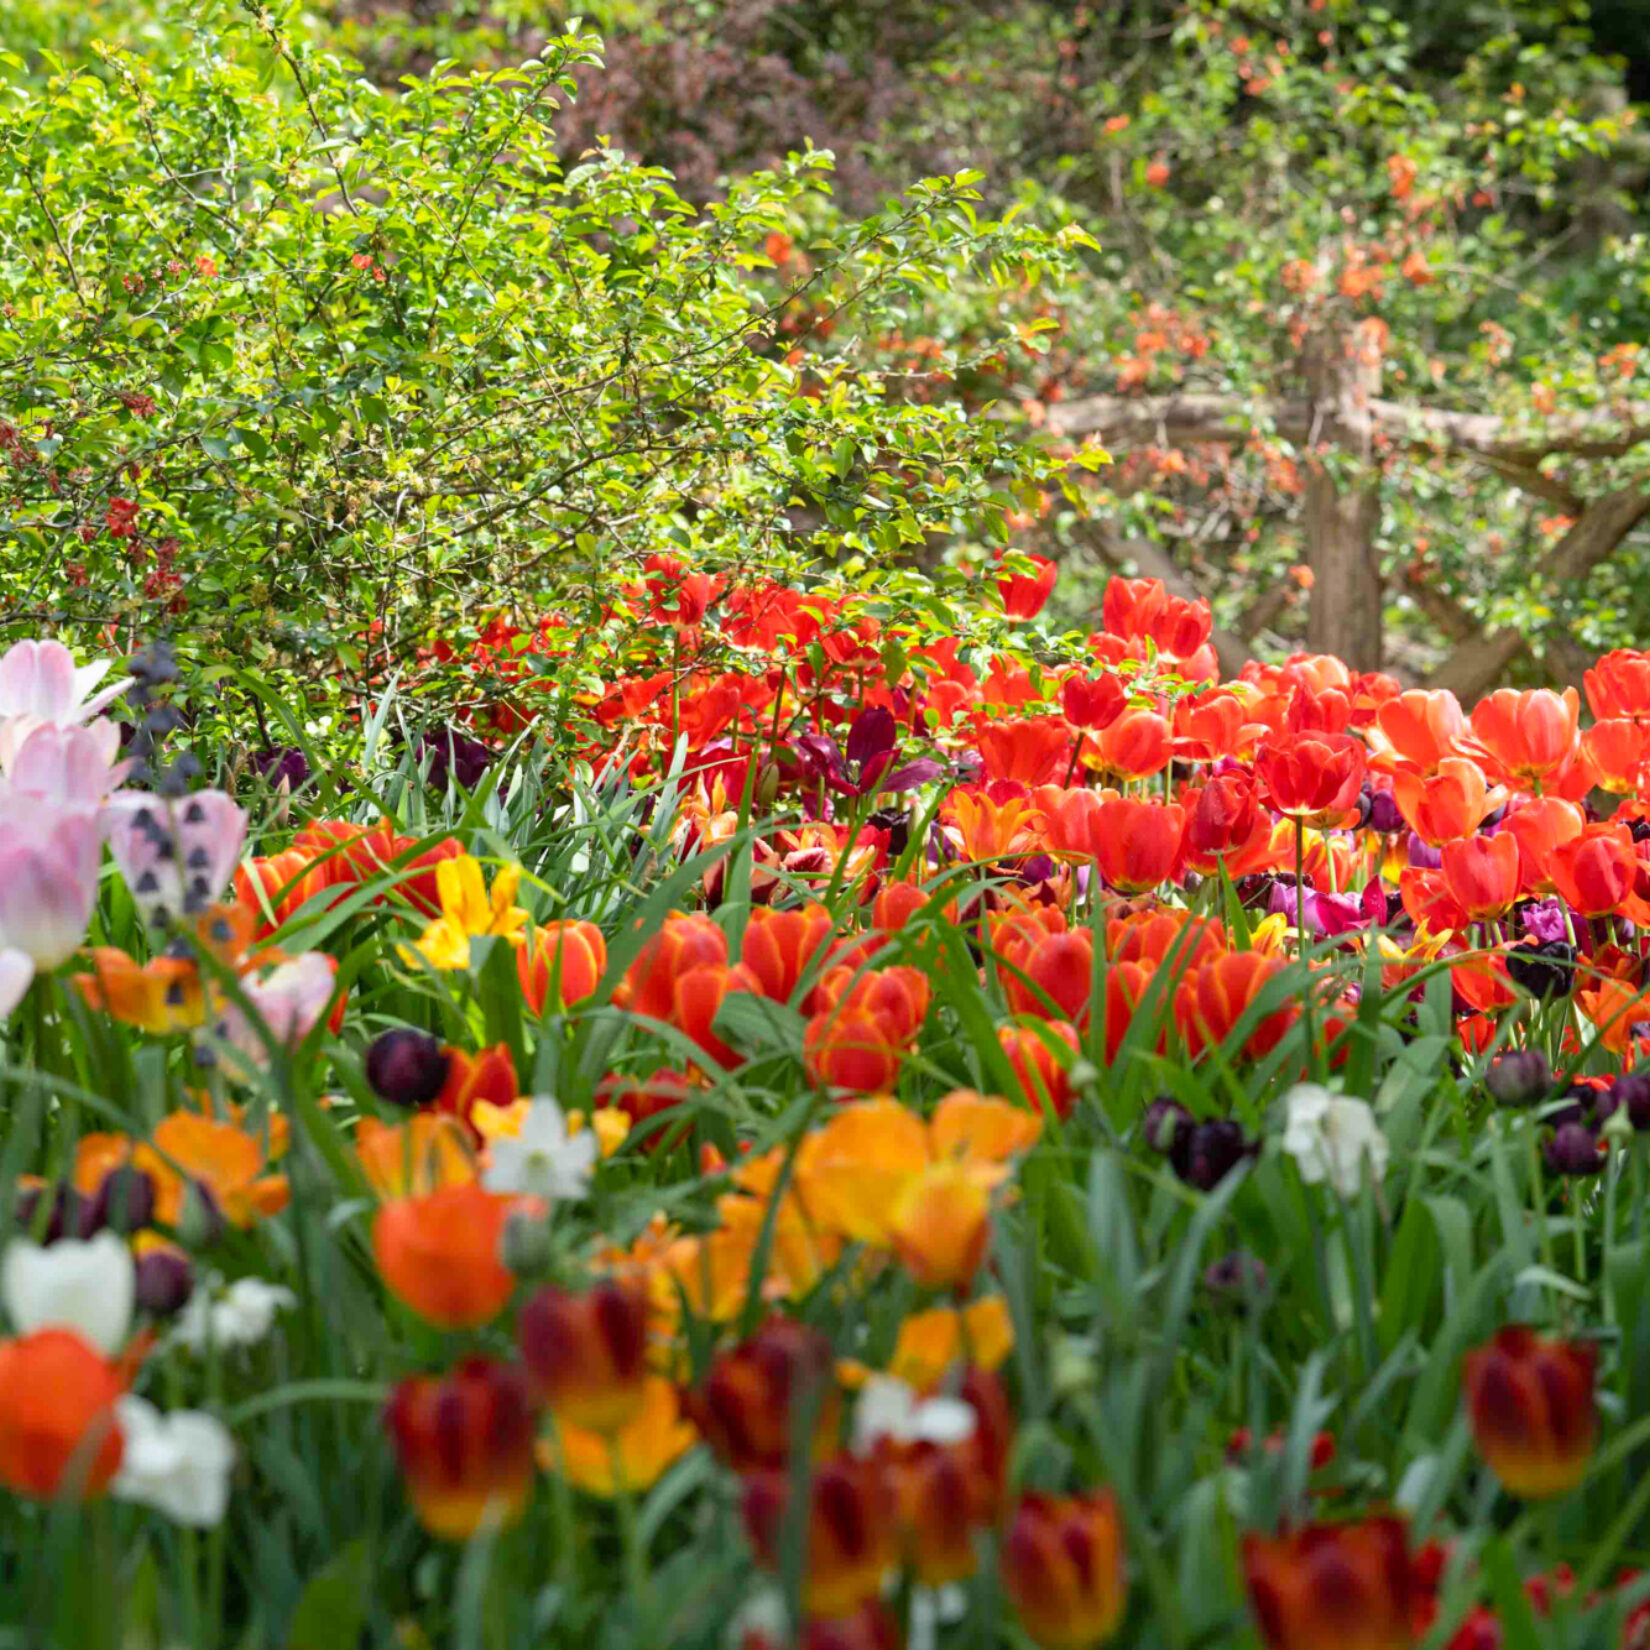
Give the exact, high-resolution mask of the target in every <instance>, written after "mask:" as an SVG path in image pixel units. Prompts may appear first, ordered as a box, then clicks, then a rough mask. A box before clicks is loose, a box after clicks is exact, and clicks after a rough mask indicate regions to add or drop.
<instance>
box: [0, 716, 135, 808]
mask: <svg viewBox="0 0 1650 1650" xmlns="http://www.w3.org/2000/svg"><path fill="white" fill-rule="evenodd" d="M119 754H120V730H119V729H118V728H117V727H116V726H115V725H114V723H113V722H111V721H109V720H108V719H107V718H105V717H99V718H98V720H97V721H95V722H92V723H89V724H87V725H86V726H84V727H58V726H56V725H55V724H53V723H49V722H45V723H40V722H37V723H34V724H33V725H32V726H31V725H29V724H28V723H27V721H26V719H25V718H22V717H15V718H13V719H12V720H11V721H9V722H4V723H0V773H4V774H5V776H6V778H5V784H6V786H7V787H8V788H9V790H10V791H11V793H12V794H13V795H17V794H19V793H23V794H29V795H34V796H38V797H44V798H46V799H47V800H48V801H50V802H55V803H64V804H69V805H73V806H76V807H89V808H95V807H97V806H98V805H99V804H100V803H102V802H103V801H104V800H105V799H106V798H107V797H108V795H109V793H110V792H111V791H112V790H113V789H114V788H115V786H117V785H118V784H119V783H120V782H121V780H122V779H124V778H125V777H126V770H127V768H128V767H130V766H131V764H130V763H128V762H116V761H115V757H116V756H118V755H119Z"/></svg>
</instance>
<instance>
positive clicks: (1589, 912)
mask: <svg viewBox="0 0 1650 1650" xmlns="http://www.w3.org/2000/svg"><path fill="white" fill-rule="evenodd" d="M1544 869H1545V871H1546V873H1547V878H1548V880H1549V881H1550V882H1551V883H1552V885H1553V887H1554V888H1555V889H1556V890H1557V891H1558V893H1559V895H1560V896H1561V897H1562V898H1563V899H1564V900H1565V901H1566V902H1567V903H1568V904H1569V905H1570V906H1572V907H1573V908H1574V909H1575V910H1577V911H1579V912H1580V913H1581V914H1582V916H1584V917H1601V916H1604V915H1606V914H1607V913H1609V912H1613V911H1619V910H1620V909H1621V907H1622V905H1623V903H1624V902H1625V901H1626V900H1627V899H1628V898H1629V897H1630V896H1631V895H1632V894H1633V893H1634V891H1635V888H1636V885H1637V881H1638V869H1639V858H1638V851H1637V849H1636V848H1635V846H1634V843H1633V837H1632V833H1631V831H1629V830H1628V828H1627V827H1626V826H1625V825H1616V824H1614V823H1605V824H1600V825H1588V826H1585V827H1584V828H1583V829H1582V831H1581V832H1580V834H1579V835H1577V836H1573V837H1571V838H1570V839H1569V840H1568V841H1567V842H1561V843H1559V844H1557V845H1556V846H1555V847H1554V848H1553V849H1552V850H1551V851H1550V852H1549V853H1548V855H1547V861H1546V865H1545V867H1544Z"/></svg>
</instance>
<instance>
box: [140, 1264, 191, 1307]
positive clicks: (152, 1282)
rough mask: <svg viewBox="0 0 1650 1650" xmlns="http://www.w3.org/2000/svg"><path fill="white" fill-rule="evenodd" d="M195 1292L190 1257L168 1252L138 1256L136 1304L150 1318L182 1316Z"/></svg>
mask: <svg viewBox="0 0 1650 1650" xmlns="http://www.w3.org/2000/svg"><path fill="white" fill-rule="evenodd" d="M194 1292H195V1268H194V1266H193V1265H192V1264H191V1262H190V1259H189V1257H188V1256H187V1255H185V1254H181V1253H179V1251H178V1250H176V1249H172V1248H166V1249H151V1250H149V1251H148V1252H147V1253H145V1254H142V1255H139V1256H138V1262H137V1304H138V1306H139V1308H140V1309H141V1310H142V1311H145V1312H147V1313H148V1314H149V1315H150V1317H153V1318H170V1317H172V1316H173V1315H174V1314H175V1313H178V1312H181V1311H182V1310H183V1308H184V1307H185V1305H187V1303H188V1300H189V1297H190V1296H191V1295H192V1294H193V1293H194Z"/></svg>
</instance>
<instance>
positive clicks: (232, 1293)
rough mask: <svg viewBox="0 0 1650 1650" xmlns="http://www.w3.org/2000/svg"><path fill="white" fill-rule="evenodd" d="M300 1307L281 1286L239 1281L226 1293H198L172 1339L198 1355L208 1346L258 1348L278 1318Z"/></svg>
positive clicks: (258, 1281)
mask: <svg viewBox="0 0 1650 1650" xmlns="http://www.w3.org/2000/svg"><path fill="white" fill-rule="evenodd" d="M297 1304H298V1297H297V1296H296V1295H295V1294H293V1292H292V1291H291V1290H290V1289H287V1288H285V1287H284V1286H283V1285H281V1284H277V1283H268V1282H266V1281H265V1280H264V1279H263V1278H237V1279H236V1280H235V1281H234V1282H233V1283H232V1284H230V1285H229V1286H228V1288H226V1289H222V1290H221V1291H220V1290H214V1289H210V1288H207V1289H196V1290H195V1292H194V1294H192V1295H191V1296H190V1297H189V1303H188V1305H187V1306H185V1307H184V1309H183V1312H182V1313H181V1314H180V1315H179V1317H178V1321H177V1324H176V1326H175V1327H174V1328H173V1330H172V1339H173V1340H175V1341H176V1342H177V1343H178V1344H179V1345H180V1346H186V1347H188V1348H189V1349H190V1350H191V1351H192V1352H199V1351H201V1350H202V1349H203V1348H205V1347H206V1346H207V1345H208V1343H210V1344H212V1345H214V1346H217V1347H218V1348H220V1349H221V1350H228V1349H230V1348H232V1347H242V1346H256V1345H257V1344H258V1343H259V1342H260V1341H262V1340H264V1339H266V1338H267V1337H268V1335H269V1332H270V1330H271V1329H273V1328H274V1327H275V1314H276V1313H277V1312H283V1311H288V1310H290V1309H291V1308H292V1307H294V1306H296V1305H297Z"/></svg>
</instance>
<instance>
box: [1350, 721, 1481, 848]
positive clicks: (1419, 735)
mask: <svg viewBox="0 0 1650 1650" xmlns="http://www.w3.org/2000/svg"><path fill="white" fill-rule="evenodd" d="M1375 727H1376V730H1377V732H1378V734H1379V735H1380V739H1381V742H1382V744H1383V745H1384V746H1385V747H1386V748H1387V749H1388V750H1390V752H1391V753H1392V755H1393V756H1396V757H1397V758H1398V760H1399V761H1400V762H1402V763H1405V764H1408V765H1409V766H1411V767H1413V768H1414V769H1415V770H1416V771H1417V772H1419V773H1421V774H1423V775H1427V774H1434V773H1436V772H1437V771H1438V770H1439V768H1440V766H1441V765H1442V764H1443V762H1444V760H1445V758H1446V757H1452V756H1454V755H1455V752H1456V749H1457V747H1458V746H1459V745H1460V743H1461V738H1462V735H1463V734H1465V733H1466V731H1467V719H1466V716H1465V715H1464V714H1463V712H1462V710H1461V702H1460V700H1458V699H1457V698H1456V697H1455V695H1454V694H1453V693H1451V692H1450V691H1449V690H1448V689H1447V688H1444V689H1442V690H1440V691H1437V692H1428V691H1427V690H1426V689H1425V688H1411V689H1410V690H1409V691H1408V692H1407V693H1400V694H1399V695H1398V696H1397V697H1396V698H1395V699H1388V700H1387V701H1386V703H1385V704H1383V705H1381V706H1380V708H1379V709H1378V710H1377V711H1376V712H1375ZM1475 823H1476V822H1475Z"/></svg>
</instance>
